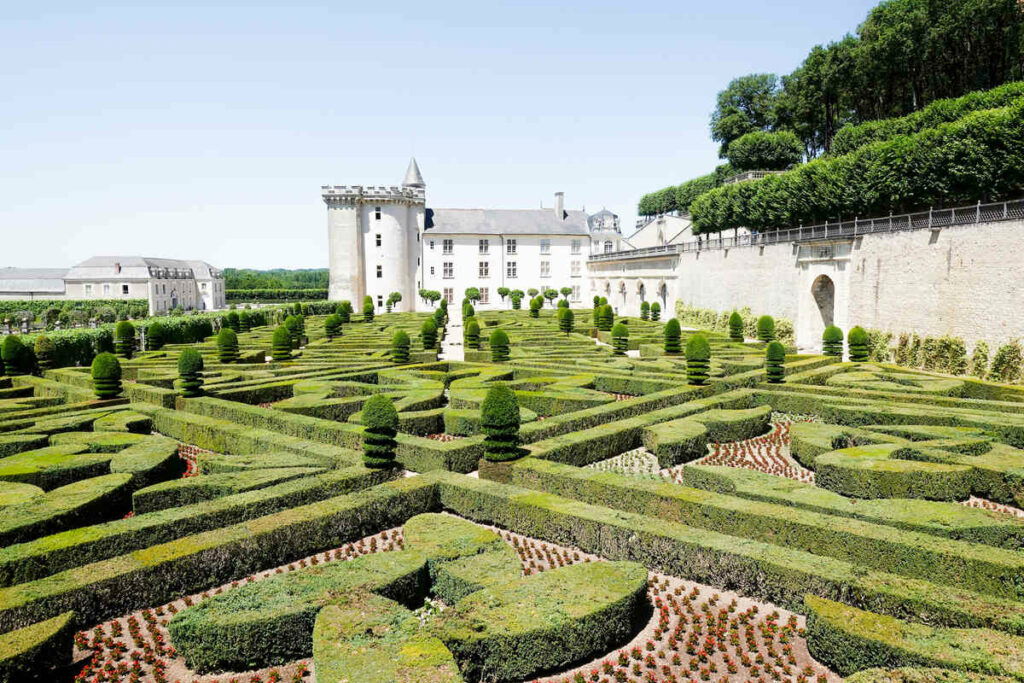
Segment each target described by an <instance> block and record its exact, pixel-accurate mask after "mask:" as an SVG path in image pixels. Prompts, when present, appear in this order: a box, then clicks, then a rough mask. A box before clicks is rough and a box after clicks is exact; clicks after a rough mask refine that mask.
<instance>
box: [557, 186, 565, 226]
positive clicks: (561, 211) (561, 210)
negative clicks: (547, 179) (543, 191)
mask: <svg viewBox="0 0 1024 683" xmlns="http://www.w3.org/2000/svg"><path fill="white" fill-rule="evenodd" d="M555 215H556V216H557V217H558V220H564V219H565V193H564V192H556V193H555Z"/></svg>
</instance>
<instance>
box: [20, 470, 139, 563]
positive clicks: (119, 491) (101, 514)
mask: <svg viewBox="0 0 1024 683" xmlns="http://www.w3.org/2000/svg"><path fill="white" fill-rule="evenodd" d="M131 481H132V477H131V475H130V474H107V475H102V476H99V477H92V478H90V479H84V480H82V481H78V482H75V483H73V484H67V485H65V486H61V487H58V488H55V489H53V490H52V491H49V492H47V493H45V494H43V495H41V496H37V497H35V498H33V499H32V500H29V501H27V502H24V503H20V504H18V505H8V506H6V507H4V508H2V509H0V545H3V546H7V545H11V544H12V543H24V542H25V541H29V540H31V539H33V538H38V537H40V536H45V535H48V534H55V533H58V532H60V531H63V530H65V529H69V528H72V527H77V526H85V525H88V524H94V523H96V522H100V521H103V520H104V519H105V518H109V517H113V516H117V515H118V514H123V513H124V512H125V511H127V509H128V498H129V491H130V484H131Z"/></svg>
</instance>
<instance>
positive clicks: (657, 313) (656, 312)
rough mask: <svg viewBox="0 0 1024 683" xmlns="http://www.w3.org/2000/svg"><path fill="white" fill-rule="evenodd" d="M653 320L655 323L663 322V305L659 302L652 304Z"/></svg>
mask: <svg viewBox="0 0 1024 683" xmlns="http://www.w3.org/2000/svg"><path fill="white" fill-rule="evenodd" d="M651 320H653V321H654V322H658V321H659V320H661V304H659V303H658V302H657V301H655V302H654V303H653V304H651Z"/></svg>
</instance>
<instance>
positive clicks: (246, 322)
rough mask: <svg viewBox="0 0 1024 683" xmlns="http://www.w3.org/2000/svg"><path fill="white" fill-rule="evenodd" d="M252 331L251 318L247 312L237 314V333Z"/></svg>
mask: <svg viewBox="0 0 1024 683" xmlns="http://www.w3.org/2000/svg"><path fill="white" fill-rule="evenodd" d="M251 329H252V316H251V315H249V311H242V312H241V313H239V314H238V331H239V332H248V331H249V330H251Z"/></svg>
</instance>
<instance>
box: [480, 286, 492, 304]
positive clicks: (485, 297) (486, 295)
mask: <svg viewBox="0 0 1024 683" xmlns="http://www.w3.org/2000/svg"><path fill="white" fill-rule="evenodd" d="M490 302H491V290H489V289H488V288H487V287H481V288H480V303H482V304H487V303H490Z"/></svg>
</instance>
